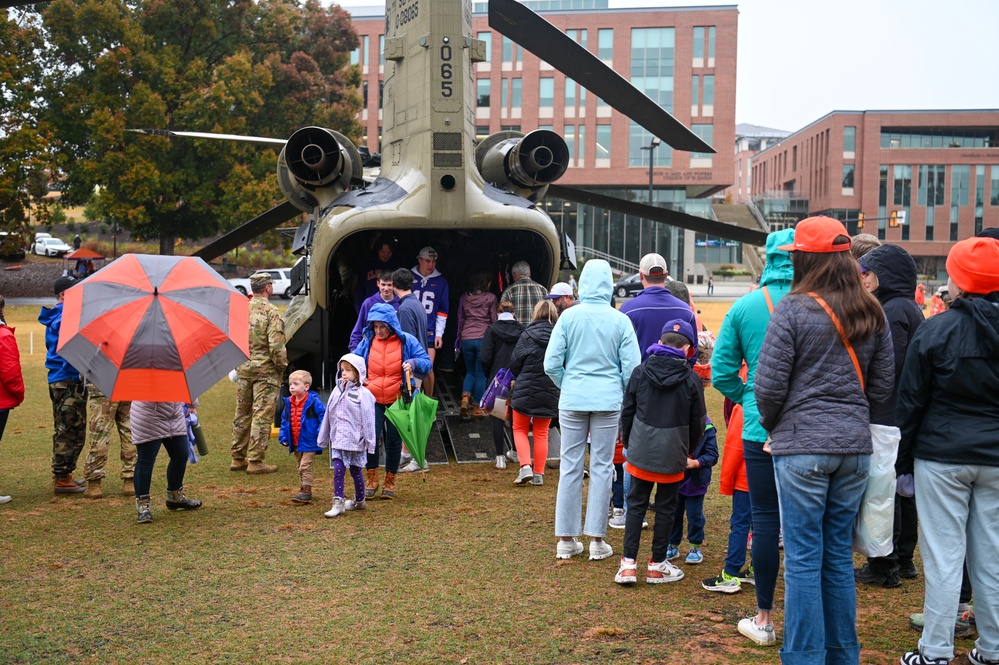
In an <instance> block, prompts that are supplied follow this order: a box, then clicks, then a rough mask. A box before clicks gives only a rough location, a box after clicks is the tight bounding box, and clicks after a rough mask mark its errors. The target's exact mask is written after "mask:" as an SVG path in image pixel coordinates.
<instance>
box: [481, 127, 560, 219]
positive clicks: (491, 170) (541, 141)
mask: <svg viewBox="0 0 999 665" xmlns="http://www.w3.org/2000/svg"><path fill="white" fill-rule="evenodd" d="M475 164H476V166H478V168H479V173H481V174H482V177H483V178H485V180H486V182H488V183H490V184H492V185H495V186H496V187H499V188H501V189H511V190H513V191H514V192H516V193H517V194H519V195H520V196H523V197H524V198H526V199H528V200H530V201H537V200H538V199H540V198H541V197H542V196H544V195H545V192H546V191H547V190H548V185H550V184H551V183H553V182H555V181H556V180H558V179H559V178H561V177H562V174H563V173H565V170H566V168H567V167H568V166H569V148H568V146H566V144H565V139H563V138H562V137H561V136H559V135H558V134H556V133H555V132H552V131H549V130H547V129H539V130H536V131H533V132H531V133H530V134H528V135H526V136H525V135H524V134H522V133H521V132H499V133H497V134H493V135H492V136H490V137H489V138H487V139H486V140H484V141H483V142H482V143H480V144H479V145H478V147H476V149H475Z"/></svg>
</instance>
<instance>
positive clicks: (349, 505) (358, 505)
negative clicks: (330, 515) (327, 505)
mask: <svg viewBox="0 0 999 665" xmlns="http://www.w3.org/2000/svg"><path fill="white" fill-rule="evenodd" d="M367 507H368V502H367V501H354V500H353V499H347V500H346V501H344V502H343V509H344V510H364V509H365V508H367ZM334 517H335V516H334Z"/></svg>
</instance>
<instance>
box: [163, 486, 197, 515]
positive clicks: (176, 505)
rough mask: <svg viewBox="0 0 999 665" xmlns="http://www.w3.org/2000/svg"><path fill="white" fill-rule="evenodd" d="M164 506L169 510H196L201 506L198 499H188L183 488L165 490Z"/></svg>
mask: <svg viewBox="0 0 999 665" xmlns="http://www.w3.org/2000/svg"><path fill="white" fill-rule="evenodd" d="M166 507H167V508H169V509H170V510H197V509H198V508H200V507H201V500H200V499H188V498H187V496H186V495H185V494H184V488H183V487H181V488H180V489H175V490H167V498H166Z"/></svg>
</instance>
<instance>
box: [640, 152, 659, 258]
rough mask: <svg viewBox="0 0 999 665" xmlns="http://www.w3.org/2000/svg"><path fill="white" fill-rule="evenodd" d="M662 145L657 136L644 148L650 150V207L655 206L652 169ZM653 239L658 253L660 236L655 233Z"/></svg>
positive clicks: (652, 226) (651, 226) (651, 227)
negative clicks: (658, 149)
mask: <svg viewBox="0 0 999 665" xmlns="http://www.w3.org/2000/svg"><path fill="white" fill-rule="evenodd" d="M660 143H662V141H660V140H659V139H658V138H656V137H655V136H653V137H652V142H651V143H649V145H646V146H642V150H648V151H649V205H653V203H652V177H653V173H652V167H653V166H654V165H655V163H656V148H658V147H659V144H660ZM653 228H655V225H654V224H652V225H650V230H651V229H653ZM653 237H654V238H655V242H654V243H653V249H655V251H657V252H658V251H659V234H658V233H655V234H653Z"/></svg>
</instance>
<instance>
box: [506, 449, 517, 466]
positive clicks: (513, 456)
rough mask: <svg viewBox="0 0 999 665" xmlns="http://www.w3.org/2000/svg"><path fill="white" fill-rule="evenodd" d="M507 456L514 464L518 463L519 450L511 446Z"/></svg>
mask: <svg viewBox="0 0 999 665" xmlns="http://www.w3.org/2000/svg"><path fill="white" fill-rule="evenodd" d="M506 458H507V459H508V460H510V461H511V462H513V463H514V464H516V463H517V460H518V458H517V451H516V450H514V449H513V448H511V449H510V450H508V451H506Z"/></svg>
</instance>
